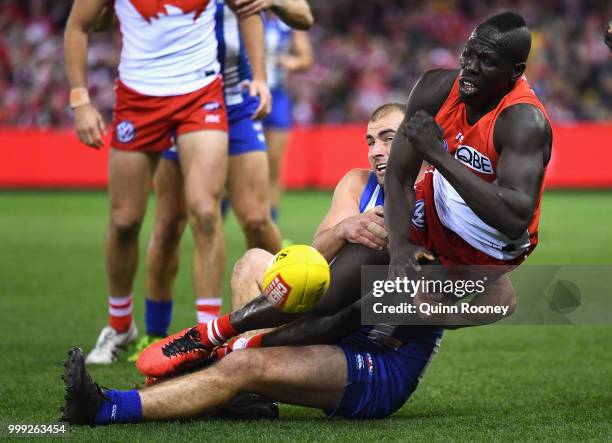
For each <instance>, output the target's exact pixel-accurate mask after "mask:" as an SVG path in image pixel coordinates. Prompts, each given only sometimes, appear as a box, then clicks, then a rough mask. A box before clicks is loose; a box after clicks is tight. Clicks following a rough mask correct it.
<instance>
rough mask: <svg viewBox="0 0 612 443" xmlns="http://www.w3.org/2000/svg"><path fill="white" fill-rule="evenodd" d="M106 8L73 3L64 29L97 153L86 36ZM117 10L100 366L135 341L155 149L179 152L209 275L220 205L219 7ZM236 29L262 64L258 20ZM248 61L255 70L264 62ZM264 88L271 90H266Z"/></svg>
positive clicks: (137, 2) (84, 134) (96, 358)
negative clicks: (136, 290) (135, 299)
mask: <svg viewBox="0 0 612 443" xmlns="http://www.w3.org/2000/svg"><path fill="white" fill-rule="evenodd" d="M230 4H234V1H233V0H232V1H230ZM104 6H106V1H105V0H92V1H85V0H76V1H75V2H74V4H73V7H72V10H71V13H70V17H69V18H68V22H67V24H66V30H65V45H64V46H65V58H66V70H67V73H68V79H69V82H70V86H71V88H72V89H71V94H70V104H71V106H72V108H73V109H74V112H75V126H76V130H77V134H78V136H79V139H80V140H81V141H82V142H83V143H84V144H86V145H88V146H90V147H93V148H96V149H99V148H101V147H102V140H101V134H104V133H105V123H104V122H103V120H102V118H101V116H100V114H99V113H98V111H97V110H96V109H95V108H94V107H93V106H92V104H91V103H90V101H89V96H88V93H87V79H86V68H87V43H88V32H89V31H90V30H91V28H92V25H93V24H94V22H95V21H96V19H97V18H98V17H99V16H100V13H101V12H102V10H103V8H104ZM114 12H115V14H116V16H117V17H118V19H119V23H120V30H121V37H122V49H121V60H120V64H119V76H118V79H117V86H116V95H117V98H116V103H115V108H114V121H113V136H112V141H111V152H110V160H109V197H110V219H109V227H108V231H107V237H106V270H107V278H108V284H109V299H108V304H109V321H108V326H106V327H104V328H103V329H102V331H101V333H100V335H99V337H98V340H97V342H96V345H95V347H94V349H93V350H92V351H91V353H90V354H89V355H88V357H87V361H88V362H89V363H98V364H108V363H113V362H114V361H116V359H117V356H118V354H119V352H120V351H121V350H122V349H124V348H125V347H126V346H127V345H128V344H129V343H130V342H132V341H134V340H135V339H136V336H137V330H136V325H135V323H134V321H133V319H132V287H133V281H134V276H135V273H136V270H137V265H138V234H139V232H140V227H141V223H142V220H143V217H144V214H145V211H146V205H147V200H148V195H149V189H150V182H151V179H152V177H153V175H154V172H155V169H156V167H157V163H158V160H159V157H160V155H161V152H163V151H164V150H166V149H168V148H170V147H171V146H172V144H173V142H176V145H177V146H178V150H179V152H180V153H181V172H182V175H183V177H184V182H185V201H186V207H187V208H188V209H187V210H188V214H189V222H190V225H191V227H192V231H193V234H194V239H195V243H196V248H197V249H198V250H199V251H201V254H202V257H201V259H200V263H201V265H202V266H203V267H204V269H206V270H208V269H212V268H213V265H214V261H215V260H214V251H215V248H216V245H215V239H217V237H216V236H215V231H216V230H217V229H218V226H219V223H220V222H219V220H220V211H219V202H220V196H221V193H222V191H223V187H224V185H225V180H226V171H227V161H228V160H227V143H228V141H227V114H226V109H225V102H224V99H223V90H222V80H221V75H220V65H219V62H218V61H217V39H216V36H215V26H214V14H215V3H214V2H211V1H191V2H186V1H178V0H174V1H173V0H167V1H163V2H156V3H151V2H148V1H144V0H117V1H115V2H114ZM240 26H241V32H242V33H243V35H244V37H245V42H248V45H249V47H250V52H252V53H257V49H256V48H257V46H258V45H259V46H260V49H259V54H261V57H263V51H262V50H261V45H263V28H262V27H263V24H262V22H261V18H260V17H259V16H257V15H251V16H249V17H245V18H243V19H241V21H240ZM254 48H255V49H254ZM252 62H253V65H254V69H257V68H255V66H261V65H262V64H263V59H262V60H261V61H260V60H252ZM260 69H263V68H260ZM262 75H263V78H265V74H262ZM258 85H259V86H261V88H264V85H261V82H260V83H252V84H251V93H252V94H254V95H257V94H259V91H257V90H256V88H257V86H258ZM262 91H263V92H266V93H267V88H266V89H265V90H264V89H262ZM207 278H208V277H207ZM208 279H209V278H208ZM206 284H210V283H209V281H207V282H206ZM209 292H210V289H206V290H205V291H204V293H205V294H208V293H209Z"/></svg>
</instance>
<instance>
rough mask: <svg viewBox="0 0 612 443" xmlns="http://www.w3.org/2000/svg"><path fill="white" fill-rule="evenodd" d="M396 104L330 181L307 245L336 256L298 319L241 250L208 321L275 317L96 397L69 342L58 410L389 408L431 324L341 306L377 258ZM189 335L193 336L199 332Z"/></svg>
mask: <svg viewBox="0 0 612 443" xmlns="http://www.w3.org/2000/svg"><path fill="white" fill-rule="evenodd" d="M404 110H405V108H404V107H403V106H402V105H399V104H388V105H384V106H382V107H381V108H379V109H377V110H376V111H375V112H374V113H373V115H372V118H371V121H370V122H369V124H368V128H367V133H366V141H367V144H368V147H369V159H370V165H371V169H369V170H365V169H354V170H351V171H349V172H348V173H347V174H346V175H345V176H344V178H343V179H342V180H341V181H340V182H339V184H338V185H337V187H336V190H335V192H334V197H333V200H332V204H331V207H330V210H329V212H328V214H327V215H326V217H325V219H324V220H323V222H322V223H321V225H320V226H319V228H318V230H317V233H316V235H315V239H314V242H313V245H314V246H315V247H317V248H319V250H320V251H321V252H322V253H323V255H325V256H326V258H328V259H331V258H333V257H336V258H335V260H334V261H333V262H332V265H331V270H332V283H331V285H330V288H329V289H328V292H327V294H326V295H325V297H324V299H323V300H322V302H321V303H320V305H318V306H317V307H315V309H314V310H313V312H310V313H309V316H307V317H298V316H296V315H292V314H284V313H281V312H280V311H277V310H275V309H273V308H271V307H270V305H269V303H268V302H267V301H266V299H265V298H263V297H262V296H258V297H257V295H258V294H259V293H260V292H261V291H260V287H261V276H262V275H263V270H264V269H265V267H266V266H267V264H268V263H269V260H270V257H271V255H270V254H269V253H268V252H266V251H263V250H259V249H254V250H250V251H248V252H247V253H246V254H245V256H244V257H243V258H242V259H241V260H240V261H239V262H238V263H237V265H236V267H235V269H234V274H233V277H232V296H233V302H234V304H235V305H242V304H243V303H245V302H248V303H247V304H246V305H245V306H244V307H242V308H240V309H237V310H236V311H234V312H233V313H232V314H230V315H227V316H224V317H222V318H220V319H218V320H214V321H213V322H212V324H209V325H208V327H210V328H215V329H216V330H218V331H220V332H221V333H222V334H225V335H226V338H229V337H230V336H232V335H237V334H238V333H239V332H244V331H249V330H254V329H258V328H261V327H272V326H276V325H279V324H283V323H287V324H286V325H285V326H282V327H280V328H277V329H274V330H272V331H271V332H267V333H265V334H259V335H256V336H252V337H249V338H246V337H245V338H239V339H237V340H234V341H230V342H229V344H228V345H226V346H224V347H220V348H217V349H216V351H215V354H214V355H215V356H217V358H219V357H220V356H225V355H227V354H229V355H227V357H225V358H223V359H221V361H219V362H218V363H217V364H214V365H212V366H210V367H208V368H206V369H203V370H200V371H198V372H195V373H193V374H190V375H187V376H185V377H181V378H178V379H176V380H174V381H163V382H160V383H159V384H158V385H157V386H153V387H151V388H147V389H145V390H143V391H104V393H103V394H104V396H105V397H103V396H102V393H101V391H100V390H99V388H97V386H96V385H95V384H94V383H93V382H92V381H91V379H90V377H89V376H88V375H87V373H86V372H85V369H84V366H83V364H82V356H81V354H80V351H79V350H78V349H73V350H71V351H70V353H69V357H68V360H67V362H66V371H65V374H64V379H65V382H66V385H67V392H68V400H67V402H66V406H65V410H64V419H65V420H68V421H70V422H71V423H87V424H93V423H96V424H106V423H116V422H137V421H141V420H161V419H170V418H179V417H180V418H186V417H194V416H200V415H202V414H204V415H206V414H212V413H215V412H217V411H219V410H223V409H224V408H225V407H226V406H227V405H228V404H230V403H231V401H232V399H234V398H236V396H238V395H239V394H241V393H243V392H256V393H259V394H262V395H265V396H266V397H267V398H270V399H273V400H276V401H281V402H285V403H292V404H298V405H303V406H310V407H314V408H319V409H322V410H324V411H325V412H326V413H327V414H328V415H329V416H342V417H350V418H382V417H386V416H388V415H390V414H391V413H393V412H394V411H396V410H397V409H398V408H400V407H401V406H402V405H403V404H404V403H405V402H406V400H407V399H408V398H409V397H410V395H411V394H412V392H414V390H415V389H416V387H417V385H418V383H419V380H420V378H421V377H422V375H423V373H424V371H425V369H426V368H427V366H428V363H429V362H430V360H431V358H432V357H433V355H434V354H435V351H436V349H437V347H438V345H439V341H440V338H441V336H442V330H441V328H439V327H434V326H424V327H422V326H413V327H400V328H393V327H390V326H387V325H377V326H374V327H372V326H363V327H360V326H359V323H360V322H359V317H358V316H357V318H356V317H355V313H358V312H359V309H356V310H355V309H351V307H352V306H353V304H354V302H355V299H356V298H359V297H360V291H361V288H360V278H359V274H360V265H361V264H385V263H388V253H387V252H386V250H385V249H386V244H387V234H386V228H385V225H384V221H383V218H382V204H383V203H384V193H383V189H382V184H383V180H384V175H385V168H386V163H387V159H388V157H389V152H390V148H391V142H392V140H393V137H394V135H395V132H396V130H397V128H398V126H399V125H400V122H401V121H402V119H403V116H404ZM490 289H491V290H493V291H496V292H497V293H498V294H499V296H500V297H507V298H512V297H513V295H514V294H513V292H512V287H511V286H509V285H508V282H507V281H505V280H501V281H500V282H499V283H498V284H497V285H496V286H495V287H490ZM253 297H255V298H254V299H253ZM357 303H358V302H357ZM347 305H351V306H349V310H348V311H347V309H343V308H345V307H346V306H347ZM288 322H289V323H288ZM193 330H196V328H194V329H193ZM193 330H192V331H193ZM198 335H199V337H200V340H202V339H203V337H206V336H207V335H206V333H203V334H198ZM192 337H194V335H193V334H191V335H190V334H187V335H185V336H184V337H181V338H179V339H178V340H176V337H174V338H173V339H172V340H170V342H174V346H175V347H180V348H182V349H185V350H186V349H191V350H192V351H191V352H200V351H199V350H198V346H196V347H193V346H191V347H190V346H189V345H190V344H191V345H194V344H197V343H195V342H196V341H198V340H192ZM170 342H169V343H170ZM183 345H185V346H183ZM258 347H259V348H260V349H257V348H258ZM245 348H246V349H245ZM232 351H233V352H232ZM145 352H147V351H145ZM188 352H189V351H188ZM207 355H208V354H207ZM177 372H181V368H180V367H177ZM202 393H203V394H202ZM113 407H115V414H114V415H113V414H112V410H113Z"/></svg>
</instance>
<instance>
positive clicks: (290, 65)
mask: <svg viewBox="0 0 612 443" xmlns="http://www.w3.org/2000/svg"><path fill="white" fill-rule="evenodd" d="M302 63H303V62H302V59H301V58H300V57H296V56H295V55H291V54H281V55H279V56H278V64H279V65H280V66H281V68H283V69H284V70H286V71H287V72H296V71H301V70H302Z"/></svg>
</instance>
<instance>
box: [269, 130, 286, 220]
mask: <svg viewBox="0 0 612 443" xmlns="http://www.w3.org/2000/svg"><path fill="white" fill-rule="evenodd" d="M288 140H289V131H288V130H286V129H279V128H269V129H266V142H267V143H268V164H269V173H270V204H271V207H272V216H273V217H274V218H275V219H276V218H277V217H278V208H279V205H280V200H281V194H282V185H281V180H280V178H281V177H280V174H281V166H282V163H283V153H284V151H285V146H286V145H287V141H288ZM275 221H276V220H275Z"/></svg>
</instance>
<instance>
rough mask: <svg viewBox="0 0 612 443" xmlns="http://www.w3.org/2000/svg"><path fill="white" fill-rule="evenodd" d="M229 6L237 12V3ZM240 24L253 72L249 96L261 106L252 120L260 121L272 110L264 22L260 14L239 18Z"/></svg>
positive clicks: (230, 3)
mask: <svg viewBox="0 0 612 443" xmlns="http://www.w3.org/2000/svg"><path fill="white" fill-rule="evenodd" d="M228 5H229V6H230V7H231V8H232V9H233V10H234V11H235V12H236V11H237V9H236V8H237V5H236V2H234V1H228ZM238 24H239V27H240V34H241V36H242V41H243V42H244V46H245V48H246V50H247V54H248V56H249V61H250V63H251V70H252V71H253V79H252V80H251V82H250V84H249V94H250V95H251V97H256V96H257V97H259V106H257V109H256V110H255V112H254V113H253V115H252V118H253V119H254V120H260V119H262V118H264V117H266V116H267V115H268V114H269V113H270V109H271V108H272V95H271V94H270V89H269V88H268V77H267V74H266V61H265V47H264V28H263V21H262V18H261V16H260V15H258V14H250V15H247V14H243V15H241V16H239V22H238Z"/></svg>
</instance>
